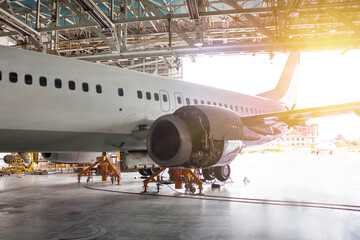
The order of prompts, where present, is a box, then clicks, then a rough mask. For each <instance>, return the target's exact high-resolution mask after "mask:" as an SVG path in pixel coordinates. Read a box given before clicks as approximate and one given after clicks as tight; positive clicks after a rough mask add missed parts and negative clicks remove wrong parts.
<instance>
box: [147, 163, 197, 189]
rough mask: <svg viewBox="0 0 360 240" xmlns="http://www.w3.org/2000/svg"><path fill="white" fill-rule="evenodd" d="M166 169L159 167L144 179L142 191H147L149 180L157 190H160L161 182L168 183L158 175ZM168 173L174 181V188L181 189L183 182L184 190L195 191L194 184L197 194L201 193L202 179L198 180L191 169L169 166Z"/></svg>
mask: <svg viewBox="0 0 360 240" xmlns="http://www.w3.org/2000/svg"><path fill="white" fill-rule="evenodd" d="M166 169H167V168H165V167H164V168H161V169H160V170H158V171H156V172H155V173H154V174H152V175H151V176H149V177H148V178H146V179H145V180H144V193H147V192H148V188H149V187H148V184H149V183H150V182H155V183H156V186H157V191H158V192H160V186H161V185H162V184H165V183H169V181H165V180H163V179H161V177H160V176H159V174H160V173H162V172H163V171H165V170H166ZM169 174H170V175H171V176H172V179H173V182H174V183H175V189H182V188H183V184H184V185H185V191H186V192H190V193H195V192H196V187H195V186H194V184H196V185H198V188H199V194H202V190H203V187H202V181H201V180H200V178H199V176H198V175H197V174H195V173H194V172H193V171H192V170H191V169H183V168H170V169H169Z"/></svg>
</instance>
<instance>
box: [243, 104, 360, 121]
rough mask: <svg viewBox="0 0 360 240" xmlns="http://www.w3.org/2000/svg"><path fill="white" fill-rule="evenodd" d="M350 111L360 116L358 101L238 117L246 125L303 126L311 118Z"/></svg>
mask: <svg viewBox="0 0 360 240" xmlns="http://www.w3.org/2000/svg"><path fill="white" fill-rule="evenodd" d="M350 112H355V113H356V114H357V115H359V116H360V102H353V103H344V104H337V105H330V106H323V107H315V108H305V109H298V110H289V111H283V112H275V113H267V114H258V115H251V116H244V117H241V118H240V119H241V121H242V123H243V124H244V125H247V126H252V125H257V124H260V125H261V124H266V125H267V124H269V125H271V124H276V123H280V122H283V123H285V124H287V125H289V126H303V125H305V122H306V121H307V120H309V119H311V118H316V117H326V116H333V115H338V114H344V113H350Z"/></svg>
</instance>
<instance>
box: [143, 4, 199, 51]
mask: <svg viewBox="0 0 360 240" xmlns="http://www.w3.org/2000/svg"><path fill="white" fill-rule="evenodd" d="M140 1H141V2H142V3H143V4H144V5H145V6H146V7H147V8H148V9H149V10H150V11H151V12H153V13H154V14H155V15H156V16H157V17H159V16H165V15H164V14H163V13H162V12H161V11H160V10H159V9H158V8H157V7H156V6H155V5H154V4H152V3H151V2H150V1H149V0H140ZM166 17H168V16H166ZM170 27H171V30H173V31H174V32H175V33H176V34H177V35H179V37H181V38H182V39H183V40H184V41H185V42H186V43H187V44H189V45H190V46H191V45H193V41H192V40H191V39H190V38H189V36H188V35H187V34H186V33H182V32H181V29H180V28H179V27H178V26H177V25H176V24H175V23H174V22H172V21H171V22H170Z"/></svg>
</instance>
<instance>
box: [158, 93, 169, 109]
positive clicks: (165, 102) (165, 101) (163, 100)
mask: <svg viewBox="0 0 360 240" xmlns="http://www.w3.org/2000/svg"><path fill="white" fill-rule="evenodd" d="M159 93H160V105H161V111H163V112H168V111H170V96H169V93H168V92H167V91H165V90H160V92H159Z"/></svg>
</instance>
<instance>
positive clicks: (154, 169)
mask: <svg viewBox="0 0 360 240" xmlns="http://www.w3.org/2000/svg"><path fill="white" fill-rule="evenodd" d="M151 170H152V172H153V173H156V172H157V171H159V170H160V168H152V169H151Z"/></svg>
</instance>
